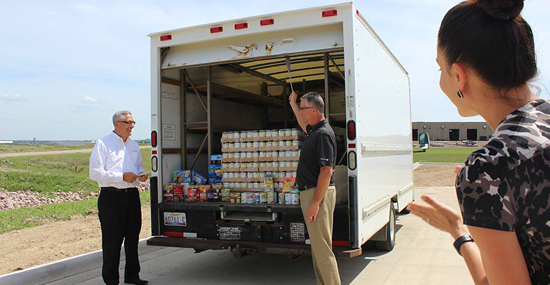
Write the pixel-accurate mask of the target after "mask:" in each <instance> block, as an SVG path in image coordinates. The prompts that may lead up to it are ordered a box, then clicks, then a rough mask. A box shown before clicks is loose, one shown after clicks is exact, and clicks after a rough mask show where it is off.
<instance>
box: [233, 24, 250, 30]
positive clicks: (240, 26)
mask: <svg viewBox="0 0 550 285" xmlns="http://www.w3.org/2000/svg"><path fill="white" fill-rule="evenodd" d="M246 28H248V23H240V24H235V30H242V29H246Z"/></svg>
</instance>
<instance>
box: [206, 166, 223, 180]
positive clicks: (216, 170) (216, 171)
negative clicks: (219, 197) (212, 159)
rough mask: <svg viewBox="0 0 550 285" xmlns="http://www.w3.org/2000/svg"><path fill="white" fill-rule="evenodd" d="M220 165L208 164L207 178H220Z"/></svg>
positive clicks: (221, 172)
mask: <svg viewBox="0 0 550 285" xmlns="http://www.w3.org/2000/svg"><path fill="white" fill-rule="evenodd" d="M222 176H223V171H222V165H221V164H209V165H208V177H210V178H212V177H220V178H221V177H222Z"/></svg>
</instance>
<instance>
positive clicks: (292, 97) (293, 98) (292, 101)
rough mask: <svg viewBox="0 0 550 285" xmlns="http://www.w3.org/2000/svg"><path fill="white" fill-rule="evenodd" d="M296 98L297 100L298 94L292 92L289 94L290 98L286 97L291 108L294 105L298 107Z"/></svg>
mask: <svg viewBox="0 0 550 285" xmlns="http://www.w3.org/2000/svg"><path fill="white" fill-rule="evenodd" d="M296 98H298V94H296V92H294V91H292V93H290V96H288V103H290V106H291V107H293V106H294V105H298V103H297V102H296Z"/></svg>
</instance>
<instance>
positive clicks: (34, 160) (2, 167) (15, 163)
mask: <svg viewBox="0 0 550 285" xmlns="http://www.w3.org/2000/svg"><path fill="white" fill-rule="evenodd" d="M141 155H142V157H143V166H144V169H145V170H149V169H151V150H150V149H142V150H141ZM89 159H90V154H89V153H71V154H58V155H42V156H26V157H10V158H2V159H0V188H4V189H6V190H8V191H24V190H31V191H35V192H39V193H41V194H46V193H48V192H52V191H56V190H58V189H59V190H61V191H64V192H69V191H71V192H79V191H81V192H82V193H83V194H84V195H87V194H89V193H90V192H93V191H98V186H97V183H96V182H95V181H92V180H90V178H89V174H88V169H89V168H88V164H89Z"/></svg>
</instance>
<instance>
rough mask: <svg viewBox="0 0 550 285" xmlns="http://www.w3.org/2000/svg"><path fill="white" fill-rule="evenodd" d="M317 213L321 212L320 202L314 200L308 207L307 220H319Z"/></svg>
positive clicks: (309, 221)
mask: <svg viewBox="0 0 550 285" xmlns="http://www.w3.org/2000/svg"><path fill="white" fill-rule="evenodd" d="M317 214H319V204H316V203H314V202H312V203H311V204H310V205H309V207H308V208H307V212H306V222H308V223H311V222H315V221H317Z"/></svg>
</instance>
